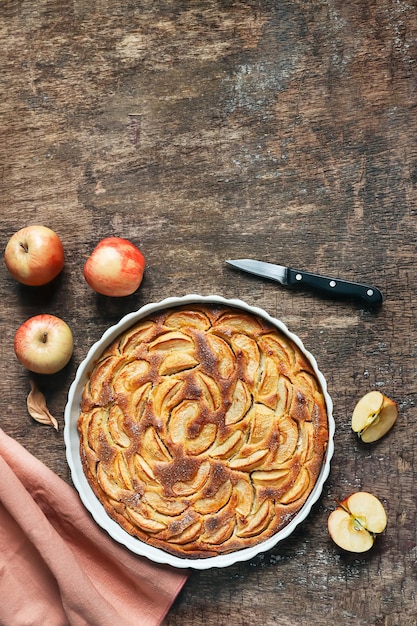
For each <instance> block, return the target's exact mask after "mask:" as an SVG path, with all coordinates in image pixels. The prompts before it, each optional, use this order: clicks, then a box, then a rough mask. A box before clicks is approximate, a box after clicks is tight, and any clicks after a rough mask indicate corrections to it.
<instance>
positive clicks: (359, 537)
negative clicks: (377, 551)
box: [327, 491, 387, 552]
mask: <svg viewBox="0 0 417 626" xmlns="http://www.w3.org/2000/svg"><path fill="white" fill-rule="evenodd" d="M327 525H328V530H329V534H330V537H331V538H332V539H333V541H334V542H335V543H336V544H337V545H338V546H339V547H340V548H342V549H343V550H347V551H348V552H367V551H368V550H370V549H371V548H372V546H373V545H374V541H375V537H376V535H378V534H380V533H382V532H383V531H384V530H385V528H386V526H387V515H386V513H385V509H384V506H383V504H382V502H381V501H380V500H378V498H377V497H376V496H374V495H372V494H371V493H368V492H366V491H359V492H356V493H353V494H352V495H350V496H349V497H348V498H345V500H343V501H342V502H340V503H339V505H338V507H337V508H336V509H335V510H334V511H332V513H330V515H329V519H328V524H327Z"/></svg>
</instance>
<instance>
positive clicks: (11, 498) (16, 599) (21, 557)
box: [0, 429, 187, 626]
mask: <svg viewBox="0 0 417 626" xmlns="http://www.w3.org/2000/svg"><path fill="white" fill-rule="evenodd" d="M186 577H187V572H186V570H176V569H174V568H170V567H169V566H162V565H158V564H154V563H152V562H150V561H148V560H147V559H145V558H143V557H138V556H135V555H133V554H132V553H131V552H129V551H128V550H127V549H126V548H124V547H123V546H120V545H119V544H118V543H116V542H115V541H113V540H112V539H111V538H110V537H109V536H108V535H107V533H105V532H104V531H103V530H101V528H99V526H98V525H97V524H96V523H95V522H94V521H93V519H92V518H91V516H90V514H89V513H88V512H87V511H86V510H85V508H84V507H83V505H82V503H81V501H80V499H79V497H78V494H77V493H76V491H75V490H74V489H73V487H71V486H70V485H68V484H67V483H66V482H64V481H63V480H62V479H61V478H59V476H57V475H56V474H54V473H53V472H52V471H51V470H50V469H48V468H47V467H46V466H45V465H44V464H43V463H41V462H40V461H39V460H38V459H36V458H35V457H34V456H32V455H31V454H30V453H29V452H28V451H27V450H25V448H23V447H22V446H21V445H20V444H19V443H18V442H17V441H16V440H14V439H12V438H11V437H9V436H8V435H6V433H5V432H4V431H3V430H2V429H0V598H1V601H0V624H1V625H2V626H26V625H32V624H42V626H69V625H70V626H115V625H116V624H117V626H156V625H158V624H160V623H161V622H162V620H163V619H164V617H165V615H166V613H167V611H168V609H169V608H170V606H171V604H172V602H173V601H174V599H175V597H176V596H177V594H178V593H179V591H180V589H181V587H182V586H183V584H184V582H185V580H186Z"/></svg>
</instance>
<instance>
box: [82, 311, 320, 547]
mask: <svg viewBox="0 0 417 626" xmlns="http://www.w3.org/2000/svg"><path fill="white" fill-rule="evenodd" d="M78 430H79V434H80V453H81V460H82V465H83V468H84V472H85V474H86V477H87V479H88V481H89V483H90V485H91V487H92V489H93V491H94V493H95V494H96V496H97V497H98V499H99V500H100V501H101V503H102V504H103V506H104V507H105V509H106V511H107V513H108V514H109V516H110V517H112V518H113V519H115V520H116V521H117V522H118V523H119V524H120V526H122V527H123V528H124V529H125V530H126V531H127V532H128V533H130V534H131V535H133V536H136V537H138V538H139V539H141V540H143V541H145V542H147V543H148V544H150V545H152V546H155V547H157V548H161V549H163V550H165V551H167V552H169V553H171V554H174V555H176V556H180V557H187V558H204V557H209V556H214V555H218V554H223V553H228V552H231V551H235V550H239V549H242V548H246V547H249V546H252V545H255V544H257V543H259V542H261V541H264V540H265V539H267V538H268V537H270V536H272V535H273V534H275V533H276V532H277V531H278V530H280V529H281V528H283V527H284V526H285V525H286V524H288V522H289V521H290V520H291V519H292V518H293V517H294V515H295V514H296V513H297V512H298V511H299V510H300V508H301V507H302V505H303V504H304V502H305V500H306V499H307V497H308V495H309V494H310V492H311V490H312V488H313V487H314V484H315V482H316V480H317V476H318V474H319V472H320V469H321V466H322V462H323V456H324V452H325V449H326V445H327V440H328V422H327V414H326V406H325V399H324V397H323V393H322V391H321V388H320V385H319V383H318V380H317V378H316V376H315V373H314V371H313V368H312V366H311V365H310V363H309V362H308V361H307V359H306V357H305V356H304V355H303V354H302V352H301V351H300V350H299V349H298V347H297V346H296V345H295V344H294V343H293V342H292V341H291V340H290V339H289V338H288V337H287V336H286V335H284V334H282V333H281V332H280V331H279V330H278V329H276V328H275V327H274V326H271V325H270V324H268V323H267V322H266V321H265V320H263V319H262V318H260V317H257V316H254V315H251V314H249V313H247V312H245V311H243V310H240V309H237V308H236V309H235V308H230V307H223V306H207V305H197V304H196V305H192V306H188V307H186V308H185V307H181V308H173V309H167V310H165V311H162V312H161V313H158V314H156V315H154V316H150V317H147V318H146V319H145V320H142V321H140V322H139V323H138V324H136V325H135V326H134V327H132V328H130V329H129V330H128V331H126V332H125V333H123V334H122V335H121V336H120V337H118V338H117V339H116V340H115V341H114V342H113V343H112V345H111V346H109V347H108V348H107V349H106V350H105V351H104V353H103V354H102V355H101V357H100V358H99V359H98V361H97V363H96V365H95V367H94V369H93V371H92V373H91V375H90V377H89V379H88V381H87V383H86V385H85V388H84V392H83V397H82V403H81V414H80V417H79V421H78Z"/></svg>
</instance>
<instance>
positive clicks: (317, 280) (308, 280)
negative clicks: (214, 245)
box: [226, 259, 383, 305]
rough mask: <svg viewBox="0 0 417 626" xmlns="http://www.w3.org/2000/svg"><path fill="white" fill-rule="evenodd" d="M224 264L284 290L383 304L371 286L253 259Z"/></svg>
mask: <svg viewBox="0 0 417 626" xmlns="http://www.w3.org/2000/svg"><path fill="white" fill-rule="evenodd" d="M226 263H227V264H228V265H231V266H233V267H236V268H238V269H240V270H243V271H244V272H249V273H250V274H255V275H256V276H262V277H263V278H268V279H270V280H275V281H277V282H278V283H281V284H282V285H285V286H287V287H293V288H296V289H303V288H304V289H310V290H313V291H318V292H321V293H323V294H326V295H329V296H333V297H344V298H354V299H359V300H363V301H364V302H367V303H368V304H372V305H378V304H381V303H382V301H383V296H382V293H381V291H380V290H379V289H377V287H374V286H372V285H366V284H363V283H355V282H352V281H348V280H341V279H340V278H332V277H331V276H323V275H321V274H313V273H312V272H305V271H303V270H296V269H294V268H292V267H285V266H284V265H275V264H274V263H265V262H264V261H256V260H254V259H234V260H231V259H228V260H227V261H226Z"/></svg>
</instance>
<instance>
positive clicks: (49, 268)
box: [4, 224, 65, 287]
mask: <svg viewBox="0 0 417 626" xmlns="http://www.w3.org/2000/svg"><path fill="white" fill-rule="evenodd" d="M4 261H5V263H6V267H7V269H8V270H9V272H10V274H11V275H12V276H13V278H15V279H16V280H17V281H19V282H20V283H22V284H23V285H29V286H30V287H39V286H41V285H46V284H47V283H49V282H51V280H53V279H54V278H55V277H56V276H58V274H59V273H60V272H61V271H62V269H63V267H64V262H65V259H64V247H63V245H62V242H61V240H60V238H59V237H58V235H57V234H56V232H55V231H53V230H51V229H50V228H48V227H47V226H40V225H38V224H33V225H32V226H26V227H25V228H21V229H20V230H18V231H17V232H16V233H14V235H12V236H11V237H10V239H9V241H8V242H7V245H6V249H5V251H4Z"/></svg>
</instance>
